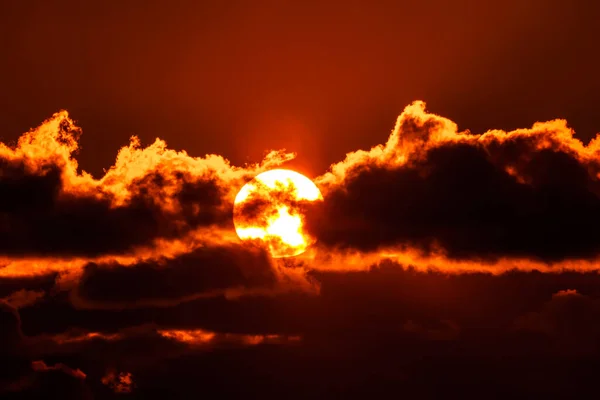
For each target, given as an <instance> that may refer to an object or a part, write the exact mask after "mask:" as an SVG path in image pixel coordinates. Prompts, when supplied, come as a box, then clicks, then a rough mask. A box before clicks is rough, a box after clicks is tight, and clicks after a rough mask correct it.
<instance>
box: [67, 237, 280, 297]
mask: <svg viewBox="0 0 600 400" xmlns="http://www.w3.org/2000/svg"><path fill="white" fill-rule="evenodd" d="M277 282H278V278H277V276H276V273H275V270H274V269H273V266H272V264H271V261H270V259H269V256H268V255H267V254H266V253H265V252H264V251H262V250H259V249H254V248H246V247H242V246H239V245H238V246H234V245H229V246H218V247H205V248H199V249H197V250H195V251H193V252H192V253H189V254H185V255H182V256H180V257H176V258H174V259H171V260H169V259H164V260H158V261H154V262H142V263H138V264H135V265H125V266H124V265H119V264H117V263H113V264H111V263H109V264H100V265H98V264H89V265H87V266H86V267H85V269H84V272H83V275H82V276H81V278H80V279H79V281H78V283H77V287H76V289H75V293H74V295H75V297H76V299H75V300H74V301H75V302H76V303H77V304H79V306H85V304H88V307H92V308H93V307H94V303H96V304H98V305H99V306H102V305H104V306H106V307H110V306H111V304H112V306H113V307H116V308H122V307H123V308H124V307H128V306H129V307H132V306H136V305H137V306H142V305H144V304H145V303H146V302H148V301H149V302H150V303H151V304H154V305H159V306H160V305H161V301H163V302H164V304H165V305H168V304H174V303H177V301H178V300H179V301H184V300H185V299H186V298H190V297H193V296H195V295H202V294H210V293H211V292H219V291H225V290H228V289H229V290H238V291H241V292H243V291H244V290H248V289H263V290H274V289H275V287H276V285H277Z"/></svg>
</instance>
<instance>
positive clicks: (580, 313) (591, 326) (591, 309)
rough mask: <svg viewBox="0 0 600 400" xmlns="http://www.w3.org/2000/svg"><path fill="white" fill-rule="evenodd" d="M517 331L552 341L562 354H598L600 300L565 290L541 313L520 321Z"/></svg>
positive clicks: (535, 313)
mask: <svg viewBox="0 0 600 400" xmlns="http://www.w3.org/2000/svg"><path fill="white" fill-rule="evenodd" d="M515 328H516V329H518V330H520V331H524V332H533V333H539V334H542V335H545V336H547V337H549V338H551V339H552V342H553V345H554V348H555V350H556V351H557V352H559V353H564V354H573V353H575V354H590V353H596V352H598V351H600V300H599V299H598V298H594V297H591V296H587V295H583V294H581V293H578V292H577V290H568V289H567V290H561V291H559V292H557V293H555V294H553V295H552V298H551V299H550V300H549V301H547V302H546V303H545V304H544V305H543V306H542V307H541V309H540V310H539V311H532V312H530V313H527V314H525V315H522V316H520V317H519V318H517V319H516V321H515Z"/></svg>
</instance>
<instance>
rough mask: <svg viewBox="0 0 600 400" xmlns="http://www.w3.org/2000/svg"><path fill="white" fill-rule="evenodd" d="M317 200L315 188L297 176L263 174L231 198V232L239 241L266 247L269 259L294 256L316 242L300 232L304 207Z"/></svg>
mask: <svg viewBox="0 0 600 400" xmlns="http://www.w3.org/2000/svg"><path fill="white" fill-rule="evenodd" d="M321 200H323V196H322V195H321V192H320V191H319V189H318V188H317V186H316V185H315V184H314V183H313V182H312V181H311V180H310V179H308V178H307V177H305V176H304V175H302V174H299V173H298V172H295V171H291V170H287V169H274V170H271V171H266V172H263V173H261V174H258V175H257V176H256V177H255V178H254V179H253V180H252V181H250V182H248V183H247V184H246V185H244V187H242V189H241V190H240V191H239V193H238V194H237V196H236V197H235V201H234V210H233V222H234V224H235V230H236V232H237V234H238V236H239V237H240V239H242V240H253V241H255V243H258V244H260V245H264V246H266V247H267V248H268V250H269V252H270V253H271V255H272V256H273V257H291V256H296V255H298V254H301V253H303V252H304V251H305V250H306V249H307V248H308V247H309V246H310V245H312V244H314V243H315V242H316V239H315V238H313V237H312V236H310V235H309V234H308V233H307V232H305V230H304V217H305V211H306V207H307V205H309V204H310V203H313V202H315V201H321Z"/></svg>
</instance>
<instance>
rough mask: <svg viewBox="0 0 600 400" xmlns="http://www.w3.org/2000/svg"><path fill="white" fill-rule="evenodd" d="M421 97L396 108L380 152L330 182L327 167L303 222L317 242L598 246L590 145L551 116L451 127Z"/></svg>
mask: <svg viewBox="0 0 600 400" xmlns="http://www.w3.org/2000/svg"><path fill="white" fill-rule="evenodd" d="M421 106H422V105H419V104H417V105H416V106H415V105H413V106H410V107H408V108H407V110H405V112H404V113H403V114H402V116H400V118H399V122H398V125H397V126H396V129H395V131H394V133H393V134H392V136H391V137H390V140H389V141H388V143H387V144H386V147H385V149H384V150H383V153H382V154H381V155H379V156H377V157H376V156H375V155H376V154H378V153H376V152H373V151H372V154H375V155H373V156H372V157H363V156H360V155H357V156H356V157H355V158H352V157H350V158H349V159H348V160H347V161H346V162H344V163H341V164H340V165H341V166H342V167H343V168H344V169H345V171H344V176H343V178H341V179H340V180H339V181H338V182H335V183H333V184H331V183H329V182H328V181H327V178H328V177H327V176H325V179H323V181H324V183H323V187H324V190H325V194H324V195H325V202H324V203H323V204H322V205H320V207H321V209H320V210H319V212H315V213H313V214H309V223H308V227H309V230H311V231H312V232H313V233H314V235H315V236H316V237H318V239H319V241H320V242H321V243H322V244H323V245H325V246H337V247H341V248H354V249H359V250H362V251H371V250H376V249H379V248H385V247H400V248H401V247H409V248H416V249H419V250H421V251H423V252H424V253H425V254H430V253H432V252H435V251H436V250H440V248H441V249H442V250H443V251H444V252H445V254H446V255H447V256H448V257H449V258H453V259H487V260H494V259H497V258H530V259H535V260H541V261H544V262H556V261H562V260H566V259H594V258H595V257H596V256H597V255H598V254H599V253H600V236H599V235H598V234H596V232H598V230H597V229H595V227H596V226H598V225H599V224H600V182H599V180H598V177H597V173H598V171H599V165H600V164H598V162H597V160H596V158H595V157H592V156H591V154H593V152H594V151H596V150H595V149H596V147H594V146H595V145H590V147H588V148H584V147H583V146H582V145H581V143H579V142H577V141H575V140H574V139H572V138H571V133H570V132H569V130H568V129H567V128H566V126H564V125H563V124H562V123H555V122H553V123H548V124H546V125H544V124H538V125H536V126H534V128H533V129H532V130H530V131H526V130H522V131H515V132H511V133H504V132H500V131H492V132H490V133H488V134H486V135H487V136H486V135H484V136H476V135H472V134H469V133H457V132H456V126H454V125H453V124H452V123H451V122H450V121H448V120H445V119H443V118H441V117H438V116H435V115H433V114H427V113H425V112H424V111H423V109H422V108H420V107H421ZM399 159H403V160H404V161H402V162H400V161H398V160H399ZM338 168H340V167H339V166H338Z"/></svg>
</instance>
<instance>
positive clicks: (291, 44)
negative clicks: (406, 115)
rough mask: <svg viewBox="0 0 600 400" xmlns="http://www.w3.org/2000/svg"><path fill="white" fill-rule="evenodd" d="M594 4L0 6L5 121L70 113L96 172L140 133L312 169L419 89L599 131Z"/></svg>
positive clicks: (454, 107) (473, 124)
mask: <svg viewBox="0 0 600 400" xmlns="http://www.w3.org/2000/svg"><path fill="white" fill-rule="evenodd" d="M589 3H591V2H587V1H583V0H581V1H572V2H564V1H556V0H552V1H547V0H527V1H523V0H508V1H507V0H503V1H498V0H494V1H487V2H480V1H476V0H468V1H466V0H462V1H458V2H452V3H448V2H445V1H433V0H427V1H419V2H407V3H404V4H403V3H402V2H398V1H377V2H373V3H371V2H368V3H367V2H363V1H346V2H344V3H343V6H341V5H339V4H337V3H336V2H328V3H327V2H325V4H324V2H322V1H304V2H297V3H295V4H294V3H289V2H280V1H264V0H257V1H233V2H228V3H227V5H225V4H224V3H223V2H220V1H208V2H207V1H203V2H195V1H174V2H172V3H170V6H169V7H168V8H165V7H163V6H162V5H161V4H160V3H159V2H155V1H140V0H133V1H127V2H95V3H94V4H93V5H92V4H90V3H82V2H78V1H72V0H70V1H59V2H52V3H47V2H44V1H29V2H3V3H2V5H0V44H1V45H2V49H3V50H2V51H3V57H2V58H3V62H2V63H0V84H1V87H2V93H3V94H2V96H0V132H2V135H3V137H2V138H1V139H2V140H3V141H6V140H11V139H16V138H17V137H18V135H19V134H20V133H22V132H24V131H26V130H27V129H29V128H31V127H34V126H37V125H39V123H40V122H41V121H43V120H44V119H46V118H48V117H49V116H50V115H52V113H54V112H56V111H58V110H59V109H63V108H65V109H68V110H69V112H70V113H71V116H72V117H73V118H75V120H77V121H78V125H79V126H82V127H83V129H84V130H85V132H86V134H85V135H84V137H83V139H82V143H81V144H82V148H81V151H80V156H79V160H80V163H81V165H82V166H83V168H84V169H86V170H90V171H91V172H92V173H94V174H95V175H98V174H100V173H101V171H102V168H107V167H109V166H110V165H111V164H112V161H113V160H114V149H116V148H119V147H121V146H122V145H124V144H126V143H127V139H128V137H129V136H130V135H131V134H138V135H139V136H140V137H141V139H142V141H143V142H144V143H150V142H151V141H153V140H154V138H155V137H157V136H158V137H161V138H163V139H165V140H166V141H167V143H168V144H169V147H170V148H174V149H186V150H187V151H188V152H189V153H190V154H192V155H196V156H202V155H204V154H206V153H216V154H222V155H223V156H224V157H226V158H228V159H231V160H232V162H234V163H235V164H241V163H243V162H245V161H251V162H257V161H260V159H261V158H262V155H263V153H264V151H266V150H268V149H272V148H281V147H285V148H287V149H288V150H290V151H295V152H298V153H299V157H298V159H297V160H296V161H295V162H294V164H293V166H295V167H296V168H298V169H299V170H300V171H302V172H304V173H306V174H308V175H309V176H311V177H314V176H317V175H319V174H321V173H322V172H323V171H324V170H325V169H326V167H327V166H328V165H329V164H331V163H333V162H336V161H338V160H339V159H341V158H342V157H343V155H344V154H345V153H346V152H348V151H353V150H355V149H357V148H369V147H371V146H372V145H375V144H378V143H382V142H384V141H385V139H386V138H387V136H388V134H389V132H390V130H391V128H392V127H393V123H394V120H395V118H396V116H397V115H398V114H399V113H400V112H401V111H402V109H403V108H404V106H405V105H406V104H408V103H409V102H411V101H413V100H416V99H422V100H425V101H427V103H428V106H429V107H430V109H432V110H434V111H435V112H437V113H439V114H441V115H444V116H446V117H448V118H450V119H452V120H453V121H456V122H457V123H458V124H459V127H460V128H461V129H471V130H472V131H474V132H482V131H485V130H487V129H490V128H501V129H514V128H517V127H524V126H530V124H531V123H532V122H533V121H544V120H550V119H553V118H566V119H567V120H568V121H569V123H570V124H571V125H572V126H573V127H574V128H575V129H576V131H577V132H578V135H579V136H580V137H582V138H583V139H589V138H590V137H592V136H593V135H594V134H595V133H596V132H597V129H598V126H600V114H598V113H597V104H598V100H599V97H598V96H599V94H598V93H600V90H599V89H600V78H598V73H597V69H596V66H597V65H598V61H599V59H598V57H600V56H599V55H598V52H597V51H595V48H596V47H595V46H596V44H595V43H596V42H595V39H594V38H597V37H598V35H599V32H598V25H597V24H595V23H594V21H596V20H597V18H596V16H597V15H598V6H597V5H593V4H591V5H590V4H589Z"/></svg>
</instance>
